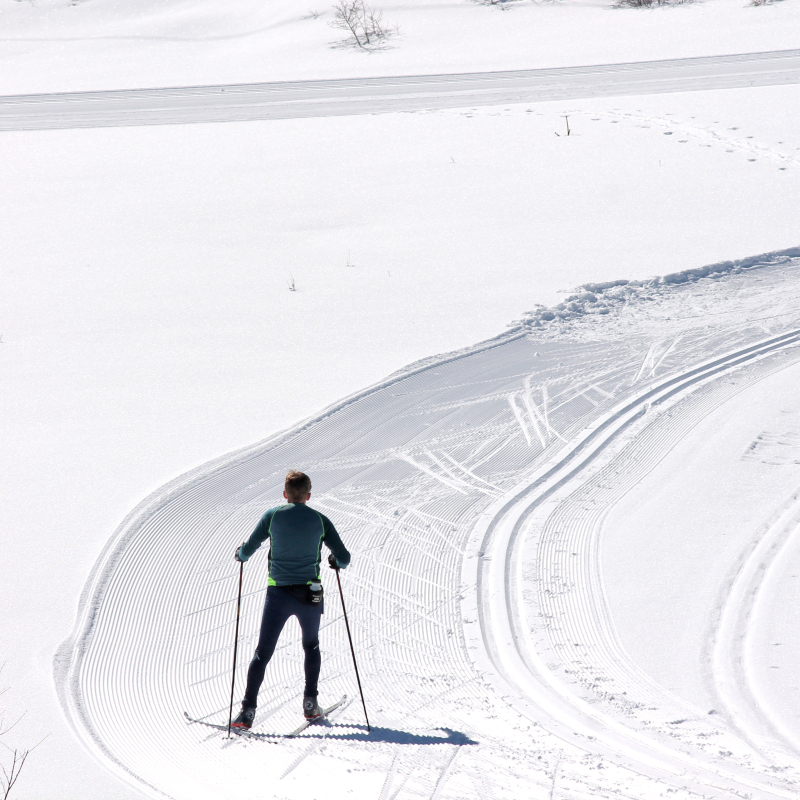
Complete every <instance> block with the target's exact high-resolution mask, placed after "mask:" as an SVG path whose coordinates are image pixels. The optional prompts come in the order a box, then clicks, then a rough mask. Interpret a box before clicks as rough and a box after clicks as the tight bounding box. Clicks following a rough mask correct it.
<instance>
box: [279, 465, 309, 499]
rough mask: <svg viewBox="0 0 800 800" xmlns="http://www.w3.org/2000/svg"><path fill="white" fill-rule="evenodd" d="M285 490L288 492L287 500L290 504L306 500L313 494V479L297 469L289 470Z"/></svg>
mask: <svg viewBox="0 0 800 800" xmlns="http://www.w3.org/2000/svg"><path fill="white" fill-rule="evenodd" d="M283 488H284V491H285V492H286V499H287V500H288V501H289V502H290V503H296V502H298V501H302V500H305V499H306V495H307V494H309V493H310V492H311V478H309V477H308V475H306V474H305V472H298V471H297V470H296V469H292V470H289V472H288V474H287V475H286V483H285V484H284V486H283Z"/></svg>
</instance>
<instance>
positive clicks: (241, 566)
mask: <svg viewBox="0 0 800 800" xmlns="http://www.w3.org/2000/svg"><path fill="white" fill-rule="evenodd" d="M243 572H244V561H240V562H239V596H238V597H237V599H236V633H235V634H234V640H233V674H232V675H231V706H230V711H229V713H228V738H229V739H230V738H231V723H232V722H233V687H234V684H235V683H236V651H237V650H238V649H239V610H240V609H241V607H242V573H243Z"/></svg>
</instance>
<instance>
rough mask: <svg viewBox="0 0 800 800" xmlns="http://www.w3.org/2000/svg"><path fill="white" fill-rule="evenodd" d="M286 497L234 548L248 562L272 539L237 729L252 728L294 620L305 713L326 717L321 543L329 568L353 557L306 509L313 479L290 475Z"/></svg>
mask: <svg viewBox="0 0 800 800" xmlns="http://www.w3.org/2000/svg"><path fill="white" fill-rule="evenodd" d="M283 496H284V497H285V498H286V500H287V501H288V502H287V504H286V505H283V506H278V507H277V508H271V509H270V510H269V511H267V513H266V514H264V516H263V517H261V520H260V521H259V523H258V525H257V526H256V529H255V530H254V531H253V533H252V534H251V536H250V538H249V539H248V540H247V541H246V542H245V543H244V544H243V545H242V546H241V547H237V548H236V556H235V557H236V560H237V561H242V562H244V561H247V560H248V559H249V558H250V556H252V555H253V553H255V551H256V550H258V548H259V547H260V546H261V544H262V543H263V542H264V541H265V540H266V539H269V581H268V584H267V597H266V600H265V601H264V613H263V615H262V618H261V633H260V634H259V637H258V645H257V646H256V652H255V655H254V656H253V660H252V661H251V662H250V668H249V669H248V670H247V689H246V690H245V693H244V699H243V700H242V710H241V712H240V713H239V716H238V717H236V719H235V720H234V721H233V723H232V725H231V727H234V728H250V727H251V726H252V724H253V719H254V718H255V715H256V705H257V703H258V690H259V688H260V686H261V683H262V681H263V680H264V670H265V669H266V667H267V664H268V663H269V660H270V658H272V654H273V653H274V652H275V645H276V644H277V642H278V637H279V636H280V633H281V631H282V630H283V626H284V625H285V624H286V621H287V620H288V619H289V617H291V616H295V617H297V620H298V622H299V623H300V628H301V630H302V638H303V650H304V651H305V673H306V687H305V692H304V693H303V714H304V715H305V718H306V719H310V720H314V719H317V718H318V717H320V716H322V709H321V708H320V706H319V703H318V702H317V682H318V680H319V669H320V665H321V661H322V659H321V656H320V652H319V623H320V617H321V615H322V613H323V605H324V603H323V600H322V585H321V584H320V573H319V564H320V558H321V554H322V543H323V542H324V543H325V544H326V545H327V546H328V548H329V549H330V551H331V554H330V555H329V556H328V563H329V564H330V566H331V567H332V568H339V569H344V568H345V567H347V565H348V564H349V563H350V553H348V552H347V548H346V547H345V546H344V545H343V544H342V540H341V539H340V538H339V534H338V533H337V532H336V528H334V527H333V523H332V522H331V521H330V520H329V519H328V518H327V517H326V516H325V515H324V514H320V513H319V512H318V511H314V510H313V509H312V508H309V506H308V505H306V503H307V502H308V500H309V498H310V497H311V479H310V478H309V477H308V475H306V474H304V473H302V472H295V471H292V472H290V473H289V474H288V475H287V476H286V483H285V485H284V491H283Z"/></svg>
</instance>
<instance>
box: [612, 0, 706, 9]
mask: <svg viewBox="0 0 800 800" xmlns="http://www.w3.org/2000/svg"><path fill="white" fill-rule="evenodd" d="M691 2H692V0H615V2H614V5H615V6H616V7H617V8H654V7H655V6H681V5H683V4H684V3H691Z"/></svg>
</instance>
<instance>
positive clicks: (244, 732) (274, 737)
mask: <svg viewBox="0 0 800 800" xmlns="http://www.w3.org/2000/svg"><path fill="white" fill-rule="evenodd" d="M346 701H347V695H344V696H343V697H342V699H341V700H338V701H337V702H335V703H334V704H333V705H331V706H328V707H327V708H325V709H323V710H322V715H321V716H319V717H316V718H315V719H307V720H304V721H303V723H302V724H301V725H299V726H298V727H297V728H295V729H294V730H293V731H292V732H291V733H259V732H258V731H251V730H248V729H247V728H231V733H235V734H236V735H237V736H243V737H246V738H248V739H258V740H259V741H261V742H279V741H281V740H282V739H293V738H294V737H295V736H299V735H300V734H301V733H302V732H303V731H304V730H305V729H306V728H307V727H308V726H309V725H313V724H314V723H315V722H319V721H320V720H323V719H325V718H326V717H327V716H328V714H330V713H331V712H332V711H335V710H336V709H337V708H339V707H340V706H342V705H344V704H345V702H346ZM183 716H184V717H186V721H187V722H188V723H189V724H190V725H204V726H205V727H206V728H213V729H214V730H215V731H221V732H222V733H227V732H228V726H227V725H216V724H215V723H213V722H206V720H204V719H195V718H194V717H191V716H189V714H188V712H186V711H184V712H183Z"/></svg>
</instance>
